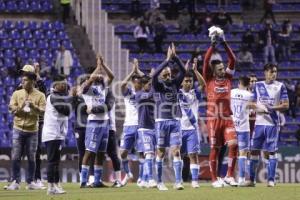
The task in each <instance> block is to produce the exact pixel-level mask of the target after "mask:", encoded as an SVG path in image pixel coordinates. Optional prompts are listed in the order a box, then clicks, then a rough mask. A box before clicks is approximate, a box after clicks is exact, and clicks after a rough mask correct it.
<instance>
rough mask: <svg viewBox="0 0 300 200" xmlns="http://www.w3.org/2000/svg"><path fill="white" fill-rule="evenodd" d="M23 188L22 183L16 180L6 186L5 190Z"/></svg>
mask: <svg viewBox="0 0 300 200" xmlns="http://www.w3.org/2000/svg"><path fill="white" fill-rule="evenodd" d="M20 188H21V186H20V184H19V183H17V182H16V181H13V182H11V183H10V184H9V185H6V186H4V189H5V190H19V189H20Z"/></svg>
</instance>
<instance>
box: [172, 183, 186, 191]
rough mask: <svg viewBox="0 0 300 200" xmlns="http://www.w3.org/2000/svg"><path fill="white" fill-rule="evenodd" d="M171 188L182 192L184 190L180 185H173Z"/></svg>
mask: <svg viewBox="0 0 300 200" xmlns="http://www.w3.org/2000/svg"><path fill="white" fill-rule="evenodd" d="M173 188H174V189H176V190H183V189H184V187H183V185H182V183H175V184H174V186H173Z"/></svg>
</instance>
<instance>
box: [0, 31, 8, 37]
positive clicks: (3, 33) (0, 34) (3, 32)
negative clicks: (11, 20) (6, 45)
mask: <svg viewBox="0 0 300 200" xmlns="http://www.w3.org/2000/svg"><path fill="white" fill-rule="evenodd" d="M7 38H8V34H7V33H6V31H5V30H3V29H1V30H0V39H7Z"/></svg>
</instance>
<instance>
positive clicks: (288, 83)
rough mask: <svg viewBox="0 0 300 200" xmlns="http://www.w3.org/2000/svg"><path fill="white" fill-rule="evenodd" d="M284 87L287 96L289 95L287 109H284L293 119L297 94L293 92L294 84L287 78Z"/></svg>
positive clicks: (294, 117)
mask: <svg viewBox="0 0 300 200" xmlns="http://www.w3.org/2000/svg"><path fill="white" fill-rule="evenodd" d="M285 87H286V90H287V93H288V97H289V105H290V106H289V109H288V110H287V111H286V114H287V115H290V114H292V117H293V119H294V120H296V103H297V96H296V93H295V89H296V88H295V85H294V84H293V83H292V82H291V81H290V80H289V79H287V80H286V81H285Z"/></svg>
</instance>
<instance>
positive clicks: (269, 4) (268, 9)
mask: <svg viewBox="0 0 300 200" xmlns="http://www.w3.org/2000/svg"><path fill="white" fill-rule="evenodd" d="M274 4H275V0H265V1H264V9H265V13H264V15H263V17H262V18H261V20H260V23H262V22H263V21H264V20H266V19H267V17H268V16H271V18H272V20H273V23H274V24H276V20H275V17H274V13H273V5H274Z"/></svg>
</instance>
